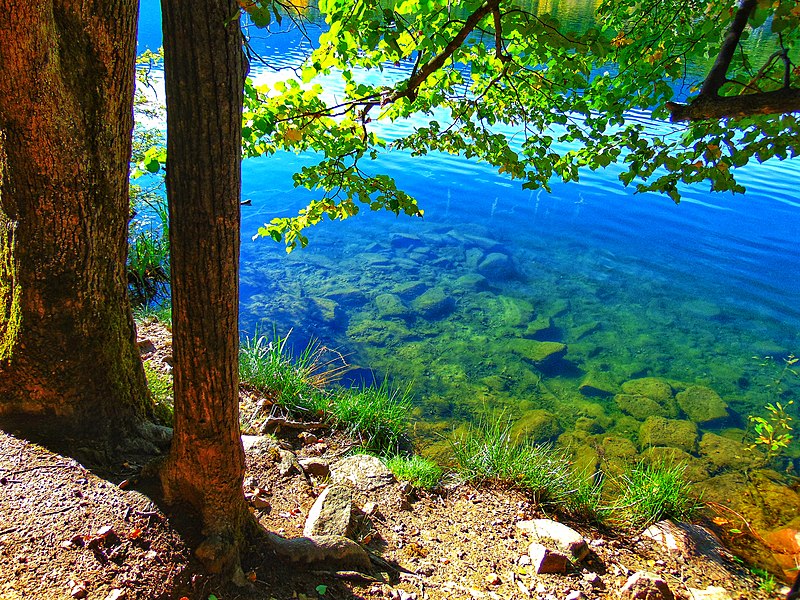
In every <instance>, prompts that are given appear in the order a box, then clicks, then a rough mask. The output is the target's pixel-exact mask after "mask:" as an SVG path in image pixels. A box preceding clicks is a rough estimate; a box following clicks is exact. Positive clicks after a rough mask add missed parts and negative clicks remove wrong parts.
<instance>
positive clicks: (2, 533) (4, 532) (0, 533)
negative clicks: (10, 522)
mask: <svg viewBox="0 0 800 600" xmlns="http://www.w3.org/2000/svg"><path fill="white" fill-rule="evenodd" d="M18 529H19V527H8V528H6V529H0V535H5V534H7V533H14V532H15V531H17V530H18Z"/></svg>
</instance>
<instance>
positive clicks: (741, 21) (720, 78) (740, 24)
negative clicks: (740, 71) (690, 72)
mask: <svg viewBox="0 0 800 600" xmlns="http://www.w3.org/2000/svg"><path fill="white" fill-rule="evenodd" d="M757 4H758V0H742V1H741V3H740V4H739V8H737V9H736V15H735V16H734V17H733V22H732V23H731V26H730V28H729V29H728V32H727V33H726V34H725V39H724V40H723V41H722V46H721V47H720V49H719V54H718V55H717V60H715V61H714V66H712V67H711V70H710V71H709V72H708V77H706V80H705V81H704V82H703V87H702V88H701V89H700V94H699V96H698V99H699V98H701V97H704V96H717V95H718V94H719V90H720V88H721V87H722V86H723V85H724V84H725V82H726V81H727V79H726V76H727V73H728V67H730V64H731V60H732V59H733V55H734V53H735V52H736V47H737V46H738V45H739V40H740V39H741V37H742V33H743V32H744V28H745V27H746V26H747V20H748V19H749V18H750V15H751V13H752V12H753V11H754V10H755V8H756V5H757Z"/></svg>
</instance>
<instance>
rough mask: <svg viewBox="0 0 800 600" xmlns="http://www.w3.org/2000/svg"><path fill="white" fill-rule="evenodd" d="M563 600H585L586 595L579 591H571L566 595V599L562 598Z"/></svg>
mask: <svg viewBox="0 0 800 600" xmlns="http://www.w3.org/2000/svg"><path fill="white" fill-rule="evenodd" d="M564 600H586V595H585V594H584V593H583V592H581V591H580V590H573V591H571V592H570V593H569V594H567V597H566V598H564Z"/></svg>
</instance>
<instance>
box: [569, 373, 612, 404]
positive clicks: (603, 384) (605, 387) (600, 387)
mask: <svg viewBox="0 0 800 600" xmlns="http://www.w3.org/2000/svg"><path fill="white" fill-rule="evenodd" d="M616 387H617V386H616V384H615V382H614V378H613V377H612V376H611V375H610V374H609V373H606V372H603V371H590V372H589V373H587V374H586V377H584V378H583V381H582V382H581V384H580V385H579V386H578V389H579V390H580V392H581V394H583V395H584V396H589V397H600V398H608V397H609V396H613V395H614V391H615V390H616Z"/></svg>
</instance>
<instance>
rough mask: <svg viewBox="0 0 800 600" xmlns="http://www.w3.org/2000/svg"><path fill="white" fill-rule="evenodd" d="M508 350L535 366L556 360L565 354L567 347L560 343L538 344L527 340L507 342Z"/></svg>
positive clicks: (519, 339) (518, 339)
mask: <svg viewBox="0 0 800 600" xmlns="http://www.w3.org/2000/svg"><path fill="white" fill-rule="evenodd" d="M508 348H509V349H510V350H511V351H512V352H514V353H516V354H519V355H520V356H522V358H526V359H528V360H530V361H532V362H533V363H534V364H536V365H542V364H545V363H548V362H551V361H554V360H557V359H559V358H562V357H563V356H564V355H565V354H566V353H567V345H566V344H562V343H561V342H540V341H538V340H529V339H527V338H517V339H514V340H509V342H508Z"/></svg>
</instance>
